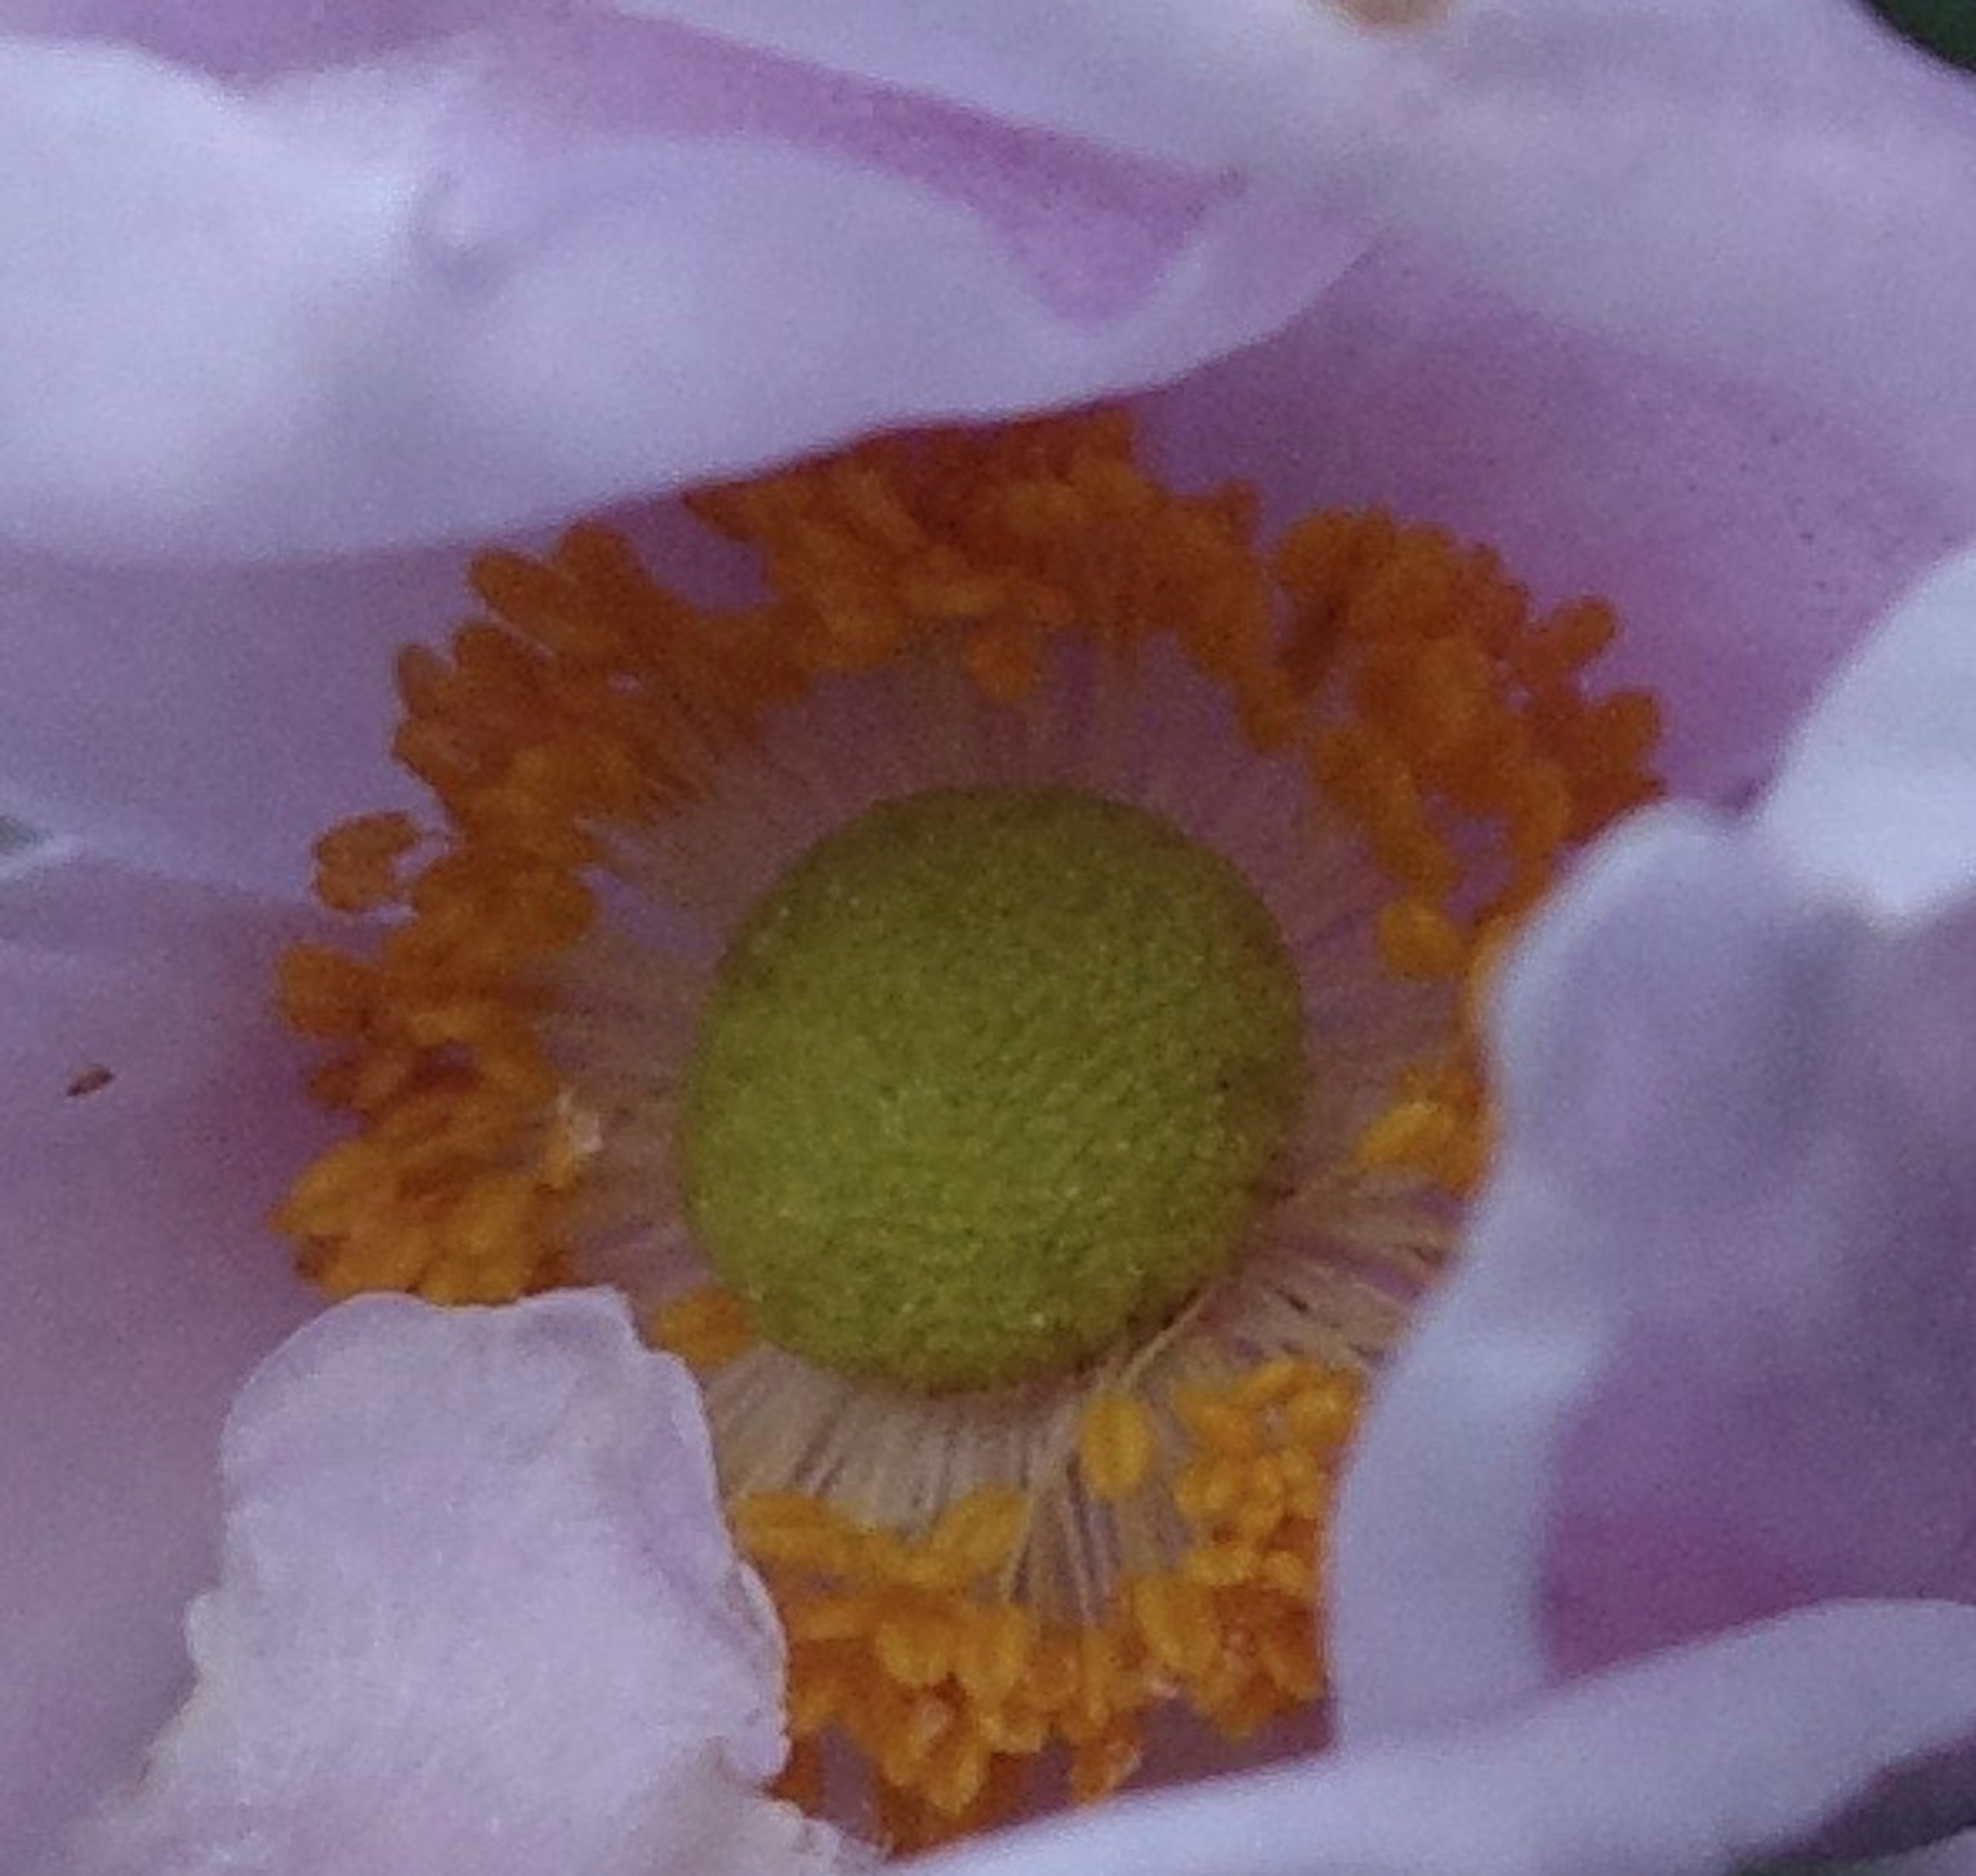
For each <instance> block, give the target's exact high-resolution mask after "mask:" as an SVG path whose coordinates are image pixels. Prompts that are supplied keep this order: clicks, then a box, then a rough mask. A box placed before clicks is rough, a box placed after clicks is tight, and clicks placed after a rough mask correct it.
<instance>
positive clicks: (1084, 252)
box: [455, 15, 1240, 325]
mask: <svg viewBox="0 0 1976 1876" xmlns="http://www.w3.org/2000/svg"><path fill="white" fill-rule="evenodd" d="M476 79H477V81H476V82H475V83H474V84H473V86H472V87H471V88H470V90H469V91H468V92H467V94H466V96H465V97H463V99H462V100H461V101H460V104H459V107H458V116H457V117H456V123H455V129H456V134H459V136H460V137H462V138H463V140H467V141H468V142H469V143H470V145H471V147H473V150H475V151H476V163H477V161H478V160H479V159H478V153H479V152H480V151H482V150H484V149H485V147H486V144H487V143H489V142H490V141H492V142H493V143H496V144H497V146H498V144H499V143H501V142H502V141H505V140H508V139H510V138H512V137H514V136H515V134H517V131H518V130H519V128H520V127H522V126H524V125H530V126H532V127H533V128H535V130H538V132H540V131H553V133H554V134H555V137H556V139H557V140H558V143H559V144H561V145H562V147H565V148H567V147H568V144H569V143H570V141H571V139H572V137H575V138H577V139H581V137H584V136H586V135H589V136H601V135H603V134H607V133H608V134H611V135H614V136H623V135H624V134H627V133H629V134H642V135H645V136H649V137H696V138H707V137H722V136H732V137H758V138H762V139H766V140H769V141H771V142H776V143H785V144H790V145H793V146H795V147H798V148H799V149H807V150H814V151H817V152H818V153H822V154H825V155H827V156H829V157H838V158H842V159H845V160H848V161H850V162H851V163H855V164H857V165H858V166H861V167H863V168H866V169H869V170H875V171H877V172H878V173H881V174H883V175H886V176H891V177H894V178H895V179H897V180H903V181H905V182H907V183H913V184H915V185H917V186H919V187H920V188H922V189H924V190H927V192H928V193H930V194H932V195H934V196H938V197H941V198H944V199H946V200H947V201H949V202H950V203H953V204H954V205H955V206H957V207H960V208H962V209H966V210H967V212H968V213H970V214H972V215H973V216H976V218H978V219H980V221H981V222H982V223H983V224H984V225H985V226H986V227H987V228H988V229H990V231H991V232H992V233H993V236H995V238H996V239H998V240H999V241H1000V242H1001V244H1002V245H1003V247H1004V248H1005V249H1006V251H1007V252H1008V254H1009V258H1010V259H1011V260H1012V261H1013V262H1014V263H1015V264H1016V266H1017V267H1019V269H1021V271H1022V272H1023V273H1024V274H1025V275H1027V276H1028V277H1029V279H1030V280H1031V281H1032V282H1033V283H1034V285H1035V288H1036V292H1037V294H1038V295H1039V298H1041V299H1042V302H1043V303H1044V305H1046V306H1047V307H1048V308H1049V309H1050V310H1051V311H1052V312H1055V313H1056V314H1057V315H1059V316H1060V317H1062V318H1065V319H1068V320H1071V321H1075V322H1078V323H1080V324H1090V325H1095V324H1100V323H1102V322H1105V321H1110V320H1114V319H1118V318H1124V317H1125V316H1127V315H1129V314H1131V312H1134V311H1135V309H1137V308H1138V307H1140V306H1141V305H1143V304H1144V302H1146V300H1147V299H1148V298H1150V297H1151V295H1152V294H1153V293H1154V291H1155V290H1156V288H1158V285H1159V284H1160V282H1161V279H1162V278H1163V277H1164V275H1165V274H1166V272H1167V270H1168V269H1170V268H1171V266H1172V265H1173V264H1174V261H1175V259H1177V256H1179V255H1180V254H1181V252H1183V251H1184V249H1185V248H1186V246H1187V243H1188V242H1190V241H1191V239H1193V238H1194V236H1195V235H1196V234H1197V232H1198V231H1199V230H1200V227H1201V226H1202V224H1203V223H1204V221H1205V220H1206V219H1207V216H1208V215H1209V213H1210V211H1212V210H1213V209H1215V208H1216V207H1217V206H1219V205H1220V204H1221V203H1223V202H1225V201H1226V200H1227V199H1228V198H1229V197H1230V196H1232V195H1233V194H1235V193H1237V191H1238V190H1240V183H1239V182H1238V181H1237V179H1235V178H1233V177H1232V176H1215V175H1211V174H1210V173H1207V172H1205V171H1203V170H1194V169H1190V168H1187V167H1186V166H1184V165H1181V164H1179V163H1169V162H1165V161H1162V160H1159V159H1158V158H1154V157H1141V156H1135V155H1130V154H1127V153H1121V152H1118V151H1114V150H1102V149H1099V148H1098V147H1095V146H1092V145H1090V144H1087V143H1080V142H1079V141H1077V140H1075V139H1073V138H1070V137H1062V136H1059V135H1057V134H1055V133H1053V132H1051V131H1048V130H1036V129H1032V128H1029V127H1025V126H1022V125H1019V124H1007V123H1003V122H1001V121H1000V120H996V119H995V118H993V117H986V116H984V115H983V114H980V113H979V112H977V111H974V110H968V109H967V108H966V107H963V106H960V105H956V104H945V103H942V102H940V101H937V100H934V99H930V98H925V97H916V96H914V95H912V94H909V93H906V92H903V91H897V90H894V89H891V88H890V87H886V86H884V85H881V84H871V83H868V82H866V81H862V80H858V79H855V78H850V77H841V76H839V75H838V74H835V73H830V72H825V71H818V70H816V69H815V68H812V67H809V66H806V65H804V64H800V63H799V62H798V61H795V60H792V59H787V58H780V57H778V56H776V55H775V54H769V53H762V52H756V51H752V50H750V49H748V48H743V47H741V46H738V45H732V44H730V43H729V42H727V41H723V40H721V39H719V38H713V37H711V36H710V35H706V34H703V33H698V32H693V31H689V30H687V28H683V27H678V26H674V25H669V24H667V23H665V22H663V21H641V20H634V19H627V18H624V17H622V16H621V15H585V16H582V17H580V18H574V19H565V20H562V21H539V22H535V23H532V24H531V25H529V26H527V27H525V28H521V29H519V30H517V31H511V32H509V33H505V34H503V35H502V36H501V37H500V38H499V40H498V41H493V42H490V43H489V45H487V46H486V48H485V49H484V51H483V54H482V58H481V60H480V61H479V63H478V64H477V66H476ZM460 180H461V182H462V185H463V187H464V188H466V189H469V190H472V189H474V188H475V187H476V181H475V179H474V177H473V170H472V169H471V168H469V169H467V170H465V171H464V172H463V175H462V177H461V179H460ZM874 285H875V286H876V287H878V289H879V290H881V291H882V288H883V283H882V282H874Z"/></svg>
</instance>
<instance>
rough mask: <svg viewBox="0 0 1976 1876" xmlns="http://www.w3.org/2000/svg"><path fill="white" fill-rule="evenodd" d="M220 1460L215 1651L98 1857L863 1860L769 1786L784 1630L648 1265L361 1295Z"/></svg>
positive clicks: (391, 1875) (294, 1353)
mask: <svg viewBox="0 0 1976 1876" xmlns="http://www.w3.org/2000/svg"><path fill="white" fill-rule="evenodd" d="M222 1464H223V1468H224V1473H225V1479H226V1496H227V1538H226V1558H225V1564H224V1568H223V1570H222V1575H221V1578H220V1581H219V1586H218V1587H217V1588H215V1589H214V1590H212V1591H210V1592H209V1594H206V1595H205V1596H203V1597H201V1598H200V1599H199V1602H198V1603H197V1604H196V1605H195V1606H194V1607H193V1611H192V1614H191V1616H190V1617H189V1622H188V1625H187V1626H188V1633H189V1638H190V1641H191V1644H192V1650H193V1657H194V1659H195V1660H196V1663H197V1666H198V1669H199V1683H198V1685H197V1686H196V1688H195V1689H194V1690H193V1695H192V1697H191V1699H190V1700H189V1701H188V1702H187V1703H186V1706H185V1707H184V1708H183V1710H182V1711H181V1712H180V1713H179V1715H178V1716H177V1718H176V1719H175V1720H174V1721H173V1724H172V1726H170V1729H168V1730H167V1731H166V1733H165V1734H164V1735H163V1736H162V1737H161V1738H160V1740H159V1742H158V1743H157V1745H156V1746H155V1747H154V1748H153V1751H152V1753H151V1755H150V1759H149V1761H148V1762H147V1766H146V1769H145V1772H144V1775H143V1781H142V1782H141V1783H140V1785H137V1787H136V1788H135V1789H133V1790H131V1791H130V1792H127V1793H126V1794H124V1795H121V1796H120V1797H119V1798H118V1799H116V1800H115V1801H114V1802H112V1804H111V1805H110V1807H109V1808H108V1809H107V1812H105V1814H104V1816H103V1817H102V1818H100V1819H99V1820H97V1822H96V1824H95V1825H94V1827H93V1828H92V1829H91V1832H90V1833H89V1835H88V1839H87V1848H86V1849H85V1851H84V1855H83V1857H82V1860H81V1868H82V1869H83V1870H84V1871H88V1872H91V1873H92V1876H110V1872H117V1871H128V1872H131V1873H132V1876H137V1873H138V1872H143V1876H153V1873H154V1872H157V1871H180V1870H183V1871H192V1870H194V1869H205V1868H222V1867H224V1868H229V1869H231V1868H255V1869H260V1870H265V1871H280V1872H281V1873H282V1876H331V1872H332V1871H340V1870H348V1869H352V1868H361V1869H363V1870H364V1871H367V1872H374V1876H446V1873H448V1872H453V1873H456V1876H548V1873H549V1872H552V1871H562V1870H567V1869H571V1868H578V1869H581V1870H584V1871H590V1872H594V1876H614V1873H616V1872H624V1876H630V1873H631V1872H633V1871H637V1872H639V1873H640V1876H646V1873H647V1872H654V1871H678V1872H680V1873H681V1876H688V1873H689V1872H690V1876H716V1872H719V1871H736V1872H740V1871H748V1872H751V1873H753V1872H758V1871H759V1872H763V1873H765V1876H766V1872H769V1871H788V1872H790V1876H796V1873H797V1872H800V1871H807V1872H813V1873H815V1876H822V1872H824V1871H828V1870H833V1869H843V1868H850V1867H854V1866H862V1864H864V1862H865V1861H866V1859H865V1858H863V1857H862V1856H861V1855H859V1854H858V1853H857V1852H856V1851H854V1850H852V1849H851V1848H849V1847H848V1846H846V1845H843V1844H842V1843H841V1841H839V1840H838V1838H836V1837H835V1834H834V1833H833V1832H832V1831H829V1830H828V1828H825V1827H822V1826H818V1825H810V1824H809V1823H808V1822H806V1821H805V1819H804V1818H802V1815H801V1814H800V1813H799V1812H797V1811H796V1810H795V1808H793V1807H792V1806H789V1805H781V1804H778V1803H776V1802H774V1801H772V1800H771V1799H767V1798H765V1797H763V1796H762V1795H761V1792H760V1791H759V1786H760V1785H761V1784H762V1782H765V1781H766V1780H767V1779H770V1778H772V1777H773V1776H774V1775H775V1774H776V1772H777V1771H778V1770H779V1769H780V1767H781V1765H782V1760H783V1758H784V1756H785V1749H786V1748H785V1741H784V1739H783V1736H782V1721H781V1714H780V1698H781V1686H782V1640H781V1637H780V1635H779V1633H778V1632H777V1630H776V1627H775V1620H774V1617H773V1615H772V1612H771V1611H770V1610H769V1604H768V1602H767V1599H766V1596H765V1595H764V1594H763V1592H762V1589H761V1587H760V1585H759V1583H757V1582H756V1581H755V1580H754V1578H753V1577H752V1576H751V1575H750V1574H749V1573H748V1572H747V1571H746V1569H745V1568H743V1565H742V1564H741V1563H740V1561H739V1559H738V1558H737V1557H736V1555H735V1552H734V1549H733V1542H732V1540H731V1539H730V1538H729V1536H728V1534H727V1530H726V1524H725V1522H724V1521H723V1518H722V1516H721V1513H720V1505H719V1499H718V1496H717V1493H716V1487H715V1484H714V1479H713V1457H712V1454H711V1452H710V1449H709V1447H708V1445H707V1441H706V1429H705V1426H704V1423H703V1421H702V1419H701V1417H700V1397H699V1393H698V1390H697V1388H696V1387H695V1386H694V1385H693V1381H692V1380H691V1378H690V1377H689V1376H688V1374H687V1372H686V1370H684V1369H683V1367H680V1365H679V1364H678V1363H676V1362H674V1361H672V1360H670V1358H668V1357H664V1356H661V1355H657V1354H654V1353H650V1351H648V1350H646V1349H645V1348H644V1346H643V1345H642V1344H641V1342H640V1341H639V1340H638V1337H637V1334H636V1332H635V1331H634V1329H633V1327H632V1326H631V1320H630V1318H629V1317H628V1315H627V1313H626V1311H625V1308H624V1304H623V1302H622V1301H621V1299H618V1298H617V1297H614V1296H608V1295H606V1294H604V1293H602V1292H598V1291H591V1292H586V1293H568V1294H562V1295H558V1296H554V1297H545V1298H542V1299H540V1300H538V1301H533V1302H529V1303H523V1304H516V1305H515V1306H514V1307H512V1308H509V1309H502V1310H444V1309H437V1308H433V1307H430V1306H428V1305H426V1304H420V1303H417V1302H415V1301H411V1300H410V1299H409V1298H406V1297H365V1298H361V1299H360V1300H359V1301H356V1302H354V1303H350V1304H344V1306H342V1307H340V1308H338V1309H335V1310H332V1311H330V1312H328V1314H325V1315H324V1316H323V1317H320V1318H318V1320H317V1321H316V1322H315V1323H314V1324H311V1325H310V1327H308V1328H307V1329H305V1330H303V1331H302V1332H301V1334H298V1336H296V1337H294V1338H293V1339H292V1340H291V1341H290V1342H289V1343H288V1344H287V1345H286V1346H285V1347H283V1348H282V1350H279V1351H278V1353H276V1354H275V1355H274V1356H272V1357H271V1358H270V1359H269V1360H268V1361H267V1362H265V1363H264V1364H263V1365H262V1367H261V1369H260V1370H259V1372H258V1373H256V1374H255V1377H254V1378H253V1379H252V1380H251V1381H250V1382H249V1383H248V1385H247V1386H246V1387H245V1390H243V1391H242V1394H241V1396H240V1398H239V1401H238V1402H237V1403H235V1406H234V1409H233V1412H232V1415H231V1416H230V1417H229V1420H228V1423H227V1427H226V1439H225V1442H224V1445H223V1448H222ZM326 1535H327V1536H328V1538H329V1541H328V1542H325V1541H324V1540H325V1537H326Z"/></svg>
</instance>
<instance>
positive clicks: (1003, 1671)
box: [953, 1603, 1036, 1707]
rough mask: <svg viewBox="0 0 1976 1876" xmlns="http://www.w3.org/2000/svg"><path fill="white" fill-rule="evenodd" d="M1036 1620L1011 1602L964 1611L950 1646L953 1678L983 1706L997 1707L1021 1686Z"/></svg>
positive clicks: (1033, 1650) (1033, 1643)
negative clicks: (959, 1626) (956, 1633)
mask: <svg viewBox="0 0 1976 1876" xmlns="http://www.w3.org/2000/svg"><path fill="white" fill-rule="evenodd" d="M1035 1653H1036V1617H1034V1616H1033V1615H1032V1614H1031V1613H1030V1612H1029V1611H1028V1610H1027V1609H1025V1608H1022V1607H1018V1606H1017V1605H1016V1604H1013V1603H986V1604H978V1605H976V1606H974V1607H970V1609H968V1610H967V1613H966V1615H965V1617H964V1619H963V1623H962V1626H961V1629H960V1634H959V1635H958V1636H957V1637H956V1638H955V1640H954V1644H953V1677H954V1679H955V1680H957V1681H958V1682H959V1683H960V1685H961V1686H962V1687H963V1688H964V1689H965V1690H967V1693H968V1694H969V1696H970V1697H971V1698H972V1699H973V1700H975V1701H976V1702H977V1703H979V1704H980V1705H981V1706H985V1707H992V1706H999V1705H1000V1703H1002V1702H1003V1701H1004V1700H1007V1699H1008V1697H1009V1695H1010V1694H1012V1693H1014V1692H1015V1691H1016V1689H1017V1688H1018V1687H1019V1686H1021V1685H1022V1683H1023V1677H1024V1676H1025V1674H1026V1673H1027V1672H1028V1670H1029V1663H1030V1660H1031V1659H1032V1657H1033V1656H1034V1654H1035Z"/></svg>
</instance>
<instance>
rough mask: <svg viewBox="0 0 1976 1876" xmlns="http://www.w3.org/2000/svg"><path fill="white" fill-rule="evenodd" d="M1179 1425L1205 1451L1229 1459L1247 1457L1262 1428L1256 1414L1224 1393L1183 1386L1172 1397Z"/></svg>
mask: <svg viewBox="0 0 1976 1876" xmlns="http://www.w3.org/2000/svg"><path fill="white" fill-rule="evenodd" d="M1174 1412H1175V1413H1177V1415H1178V1416H1179V1417H1180V1422H1181V1425H1182V1426H1184V1427H1185V1428H1186V1429H1187V1431H1188V1433H1191V1434H1192V1435H1193V1436H1194V1439H1196V1440H1197V1441H1198V1442H1200V1445H1201V1446H1203V1447H1204V1449H1206V1450H1207V1451H1208V1452H1214V1453H1218V1454H1220V1455H1222V1456H1225V1457H1227V1458H1229V1459H1250V1458H1253V1456H1254V1455H1255V1454H1256V1452H1257V1451H1258V1450H1260V1447H1261V1444H1262V1429H1261V1426H1260V1424H1259V1423H1258V1422H1257V1419H1256V1416H1255V1415H1254V1414H1253V1413H1250V1412H1247V1410H1246V1409H1243V1407H1242V1406H1240V1405H1239V1404H1238V1403H1236V1402H1235V1401H1233V1400H1230V1399H1228V1398H1227V1396H1226V1395H1224V1394H1222V1393H1216V1392H1213V1391H1210V1390H1208V1389H1206V1388H1197V1387H1189V1388H1183V1389H1182V1390H1180V1392H1179V1393H1177V1394H1176V1395H1175V1396H1174Z"/></svg>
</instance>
